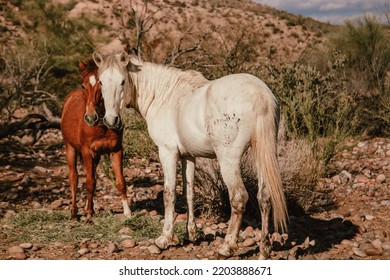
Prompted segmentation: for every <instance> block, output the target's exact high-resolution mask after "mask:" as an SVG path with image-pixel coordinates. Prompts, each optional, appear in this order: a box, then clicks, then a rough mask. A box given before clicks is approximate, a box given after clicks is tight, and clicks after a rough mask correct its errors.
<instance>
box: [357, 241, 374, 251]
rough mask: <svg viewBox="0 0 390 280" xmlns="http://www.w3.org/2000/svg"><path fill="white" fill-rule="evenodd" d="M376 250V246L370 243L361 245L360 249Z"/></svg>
mask: <svg viewBox="0 0 390 280" xmlns="http://www.w3.org/2000/svg"><path fill="white" fill-rule="evenodd" d="M373 248H374V245H372V243H369V242H364V243H360V245H359V249H361V250H363V251H365V250H367V249H373Z"/></svg>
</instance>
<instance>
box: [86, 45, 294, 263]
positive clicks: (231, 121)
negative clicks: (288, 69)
mask: <svg viewBox="0 0 390 280" xmlns="http://www.w3.org/2000/svg"><path fill="white" fill-rule="evenodd" d="M94 60H95V62H96V64H97V65H98V66H99V80H100V82H101V83H102V92H103V97H104V102H105V106H106V116H105V119H106V124H108V125H109V126H110V125H112V126H115V125H117V124H118V123H119V122H120V121H118V119H119V120H120V115H119V108H120V103H121V102H123V101H124V100H123V98H125V99H127V100H126V101H128V103H129V104H130V105H131V106H132V107H134V108H135V109H136V110H138V112H139V113H140V114H141V115H142V116H143V117H144V118H145V120H146V122H147V125H148V131H149V134H150V137H151V138H152V140H153V141H154V142H155V143H156V145H157V146H158V148H159V156H160V161H161V164H162V167H163V170H164V206H165V222H164V228H163V232H162V235H161V236H160V237H159V238H157V239H156V241H155V242H156V245H157V246H159V247H160V248H167V247H168V246H169V245H170V244H173V243H174V242H175V235H174V232H173V223H174V205H175V186H176V162H177V160H178V159H181V160H182V163H183V185H184V186H183V188H186V189H187V203H188V225H187V229H188V237H189V239H190V240H191V241H194V240H195V232H196V228H195V222H194V213H193V185H194V171H195V158H196V157H216V158H217V159H218V161H219V164H220V167H221V173H222V177H223V179H224V181H225V184H226V185H227V187H228V192H229V198H230V204H231V207H232V211H231V212H232V213H231V219H230V223H229V228H228V231H227V234H226V237H225V242H224V244H223V245H222V247H221V248H220V250H219V253H220V254H221V255H223V256H230V255H232V254H233V252H234V249H235V248H236V246H237V245H236V243H237V237H238V233H239V229H240V225H241V220H242V215H243V212H244V210H245V206H246V203H247V200H248V193H247V191H246V189H245V187H244V184H243V180H242V178H241V174H240V160H241V157H242V155H243V154H244V152H245V151H246V150H247V149H248V147H250V146H251V147H252V151H253V155H254V158H255V162H256V168H257V171H258V172H257V173H258V178H259V184H258V185H259V191H258V202H259V207H260V210H261V217H262V238H261V241H260V254H261V257H262V258H267V257H268V256H269V252H270V249H271V247H270V242H269V234H268V224H269V222H268V219H269V214H270V208H271V204H272V207H273V218H274V225H275V228H276V230H278V227H281V229H282V231H285V230H286V229H287V207H286V202H285V197H284V194H283V189H282V182H281V177H280V172H279V167H278V163H277V157H276V136H277V128H278V121H279V110H278V105H277V102H276V99H275V97H274V95H273V94H272V92H271V90H270V89H269V88H268V87H267V86H266V85H265V84H264V83H263V82H262V81H261V80H259V79H258V78H256V77H254V76H252V75H248V74H234V75H229V76H225V77H222V78H220V79H217V80H214V81H209V80H207V79H205V78H204V77H203V76H202V75H201V74H200V73H198V72H195V71H181V70H179V69H176V68H171V67H166V66H163V65H157V64H153V63H147V62H142V61H140V60H139V59H136V58H131V57H130V56H129V55H128V54H127V53H124V52H122V53H116V54H110V55H107V56H104V57H103V56H101V55H100V54H98V53H94Z"/></svg>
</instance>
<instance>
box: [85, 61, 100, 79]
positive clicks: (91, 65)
mask: <svg viewBox="0 0 390 280" xmlns="http://www.w3.org/2000/svg"><path fill="white" fill-rule="evenodd" d="M97 70H98V67H97V65H96V63H95V61H93V59H92V58H90V59H88V60H87V62H86V63H84V69H83V70H82V71H81V75H82V76H83V77H86V76H87V75H89V74H91V73H92V74H97Z"/></svg>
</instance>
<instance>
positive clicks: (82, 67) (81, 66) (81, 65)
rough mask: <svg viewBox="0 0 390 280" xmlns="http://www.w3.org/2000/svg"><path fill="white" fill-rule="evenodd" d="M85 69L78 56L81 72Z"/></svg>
mask: <svg viewBox="0 0 390 280" xmlns="http://www.w3.org/2000/svg"><path fill="white" fill-rule="evenodd" d="M84 69H85V63H84V62H83V61H82V60H81V59H80V58H79V70H80V72H83V71H84Z"/></svg>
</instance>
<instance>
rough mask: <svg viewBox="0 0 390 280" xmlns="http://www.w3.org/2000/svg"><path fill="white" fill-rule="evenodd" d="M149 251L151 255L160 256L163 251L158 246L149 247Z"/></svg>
mask: <svg viewBox="0 0 390 280" xmlns="http://www.w3.org/2000/svg"><path fill="white" fill-rule="evenodd" d="M148 251H149V253H151V254H160V253H161V250H160V248H158V247H157V246H156V245H154V244H152V245H150V246H149V247H148Z"/></svg>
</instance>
